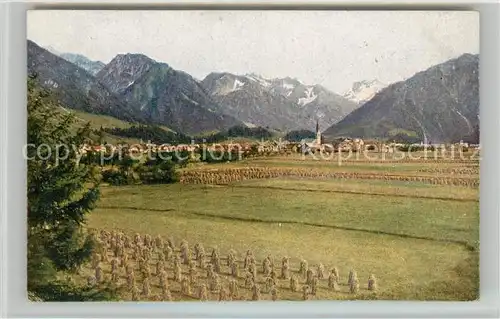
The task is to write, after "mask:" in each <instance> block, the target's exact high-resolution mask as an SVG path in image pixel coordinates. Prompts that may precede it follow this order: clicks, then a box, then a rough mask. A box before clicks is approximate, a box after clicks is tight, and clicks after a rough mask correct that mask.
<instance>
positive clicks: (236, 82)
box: [233, 79, 245, 91]
mask: <svg viewBox="0 0 500 319" xmlns="http://www.w3.org/2000/svg"><path fill="white" fill-rule="evenodd" d="M243 85H245V82H241V81H239V80H238V79H234V84H233V91H236V90H239V89H240V88H241V87H242V86H243Z"/></svg>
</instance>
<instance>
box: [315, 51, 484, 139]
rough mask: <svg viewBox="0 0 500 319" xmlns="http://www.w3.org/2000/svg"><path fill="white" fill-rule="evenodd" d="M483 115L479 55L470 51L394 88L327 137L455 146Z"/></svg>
mask: <svg viewBox="0 0 500 319" xmlns="http://www.w3.org/2000/svg"><path fill="white" fill-rule="evenodd" d="M478 114H479V55H477V54H476V55H473V54H469V53H466V54H462V55H460V56H459V57H457V58H454V59H450V60H448V61H445V62H443V63H440V64H437V65H434V66H431V67H430V68H428V69H427V70H423V71H420V72H417V73H416V74H415V75H413V76H412V77H410V78H408V79H406V80H404V81H399V82H396V83H393V84H391V85H389V86H388V87H386V88H384V89H383V90H381V91H380V92H379V93H377V94H376V95H375V96H374V97H373V98H372V99H371V100H369V101H368V102H366V103H365V104H363V105H362V106H361V107H360V108H358V109H357V110H355V111H353V112H352V113H351V114H349V115H348V116H346V117H345V118H344V119H343V120H342V121H340V122H338V123H337V124H335V125H333V126H331V127H329V128H328V129H327V130H326V131H325V132H324V134H325V135H326V136H340V135H348V136H355V137H384V138H391V137H393V136H394V135H398V134H401V133H402V132H406V133H405V134H406V135H408V134H409V135H414V136H413V137H417V138H419V139H421V140H422V141H433V142H454V141H458V140H460V139H462V138H464V137H465V136H469V135H471V134H472V133H473V132H474V127H475V126H476V125H477V124H478V122H479V120H478Z"/></svg>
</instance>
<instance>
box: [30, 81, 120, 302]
mask: <svg viewBox="0 0 500 319" xmlns="http://www.w3.org/2000/svg"><path fill="white" fill-rule="evenodd" d="M74 122H75V118H74V115H72V114H69V113H68V114H64V113H62V112H60V108H59V107H58V105H57V102H56V100H55V99H54V97H53V96H51V94H50V93H49V92H48V91H46V90H44V89H41V88H40V87H39V86H38V85H37V79H36V76H30V78H29V79H28V140H27V143H28V144H27V145H28V147H27V148H26V153H25V154H26V156H27V158H28V185H27V188H28V189H27V195H28V207H27V211H28V269H27V272H28V273H27V275H28V287H27V288H28V292H29V293H30V295H36V296H38V298H41V299H42V300H48V301H83V300H105V299H110V298H113V292H112V291H111V290H109V289H102V290H100V291H95V290H93V289H91V288H84V287H78V286H74V284H70V283H68V282H65V281H62V280H59V278H60V277H61V276H62V274H64V273H68V272H75V271H76V270H77V268H78V267H79V266H80V265H81V264H82V263H83V262H85V261H86V260H88V259H89V257H90V255H91V253H92V249H93V247H94V242H93V240H92V239H91V237H90V236H87V235H85V234H84V228H83V226H84V223H85V218H86V215H87V214H88V213H89V212H90V211H91V210H92V209H93V208H94V207H95V204H96V201H97V200H98V198H99V181H98V176H99V174H98V173H97V170H96V169H95V167H94V164H82V163H78V161H77V158H78V151H79V149H80V148H81V146H82V145H83V143H84V142H86V141H87V138H88V136H89V133H90V126H89V125H86V126H85V127H83V128H82V129H79V130H78V132H74V131H72V130H71V129H72V124H73V123H74ZM42 145H43V146H42ZM63 145H64V146H63ZM58 152H59V158H58V156H57V153H58ZM66 155H67V156H66ZM61 157H62V158H61ZM64 157H66V158H64Z"/></svg>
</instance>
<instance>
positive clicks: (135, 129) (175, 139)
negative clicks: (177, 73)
mask: <svg viewBox="0 0 500 319" xmlns="http://www.w3.org/2000/svg"><path fill="white" fill-rule="evenodd" d="M104 132H106V133H108V134H112V135H115V136H119V137H126V138H136V139H141V140H143V141H151V142H152V143H155V144H167V143H168V144H189V143H191V141H194V142H195V143H202V142H206V143H219V142H222V141H226V140H228V139H231V138H249V139H258V140H261V139H269V138H271V137H272V136H273V135H272V133H271V132H270V131H268V130H267V129H265V128H263V127H253V128H251V127H246V126H233V127H231V128H229V129H228V130H227V131H223V132H218V133H214V134H211V135H206V136H188V135H184V134H182V133H174V132H169V131H167V130H165V129H163V128H161V127H158V126H153V125H139V126H135V125H134V126H131V127H128V128H117V127H115V128H101V129H100V130H97V131H96V132H95V134H96V135H97V136H103V133H104Z"/></svg>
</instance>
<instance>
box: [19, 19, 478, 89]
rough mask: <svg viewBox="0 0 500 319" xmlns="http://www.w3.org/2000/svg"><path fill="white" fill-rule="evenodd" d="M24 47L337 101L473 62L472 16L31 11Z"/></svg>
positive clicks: (475, 30) (474, 26)
mask: <svg viewBox="0 0 500 319" xmlns="http://www.w3.org/2000/svg"><path fill="white" fill-rule="evenodd" d="M28 38H29V39H31V40H33V41H35V42H37V43H38V44H39V45H42V46H52V47H53V48H54V49H56V50H57V51H59V52H73V53H81V54H83V55H85V56H87V57H88V58H91V59H94V60H101V61H103V62H105V63H107V62H109V61H110V60H111V59H112V58H113V57H114V56H115V55H116V54H119V53H143V54H145V55H148V56H149V57H151V58H153V59H155V60H157V61H162V62H166V63H168V64H170V65H171V66H172V67H173V68H176V69H179V70H183V71H186V72H188V73H190V74H191V75H193V76H195V77H196V78H198V79H203V78H204V77H205V76H206V75H207V74H208V73H210V72H214V71H215V72H221V71H227V72H231V73H236V74H245V73H252V72H253V73H257V74H261V75H262V76H264V77H268V78H274V77H285V76H290V77H294V78H297V79H299V80H301V81H302V82H304V83H306V84H321V85H324V86H325V87H327V88H329V89H331V90H333V91H335V92H339V93H343V92H344V91H346V90H347V89H349V88H350V87H351V86H352V83H353V82H355V81H359V80H371V79H378V80H380V81H382V82H384V83H391V82H396V81H399V80H403V79H405V78H408V77H410V76H412V75H413V74H415V73H416V72H419V71H422V70H424V69H426V68H428V67H430V66H432V65H434V64H437V63H441V62H444V61H446V60H448V59H450V58H454V57H457V56H459V55H461V54H463V53H479V14H478V13H476V12H424V11H420V12H402V11H399V12H396V11H393V12H389V11H385V12H384V11H373V12H371V11H364V12H362V11H358V12H353V11H31V12H29V13H28Z"/></svg>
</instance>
